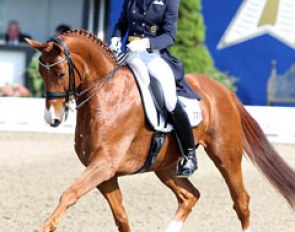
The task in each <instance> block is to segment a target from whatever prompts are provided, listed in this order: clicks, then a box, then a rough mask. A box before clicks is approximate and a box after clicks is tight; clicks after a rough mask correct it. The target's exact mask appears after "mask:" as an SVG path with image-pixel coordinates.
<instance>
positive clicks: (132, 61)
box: [127, 53, 150, 86]
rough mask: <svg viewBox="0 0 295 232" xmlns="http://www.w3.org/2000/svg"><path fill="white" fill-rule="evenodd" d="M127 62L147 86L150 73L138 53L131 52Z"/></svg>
mask: <svg viewBox="0 0 295 232" xmlns="http://www.w3.org/2000/svg"><path fill="white" fill-rule="evenodd" d="M127 64H128V65H129V66H130V68H131V69H132V70H133V71H134V72H136V74H138V75H139V77H140V78H141V79H142V81H143V82H144V83H145V84H146V85H147V86H149V84H150V75H149V72H148V69H147V66H146V64H145V63H144V62H143V60H142V59H141V58H140V57H139V55H138V53H133V54H132V55H131V56H130V57H129V58H128V59H127Z"/></svg>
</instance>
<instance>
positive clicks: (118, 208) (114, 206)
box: [97, 177, 131, 232]
mask: <svg viewBox="0 0 295 232" xmlns="http://www.w3.org/2000/svg"><path fill="white" fill-rule="evenodd" d="M97 188H98V189H99V190H100V191H101V193H102V194H103V196H104V197H105V198H106V200H107V201H108V203H109V206H110V208H111V210H112V213H113V216H114V220H115V222H116V225H117V227H118V231H120V232H130V231H131V230H130V226H129V222H128V217H127V214H126V211H125V208H124V205H123V198H122V193H121V190H120V187H119V185H118V180H117V178H115V177H114V178H112V179H111V180H109V181H106V182H104V183H102V184H101V185H99V186H98V187H97Z"/></svg>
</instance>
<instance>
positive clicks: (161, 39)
mask: <svg viewBox="0 0 295 232" xmlns="http://www.w3.org/2000/svg"><path fill="white" fill-rule="evenodd" d="M178 8H179V0H124V2H123V9H122V12H121V15H120V17H119V20H118V22H117V24H116V26H115V29H114V31H113V35H112V38H111V46H110V48H111V49H112V50H113V51H114V52H116V53H117V54H118V53H121V47H122V38H123V37H124V36H125V34H126V33H127V31H128V43H127V47H128V48H129V49H130V50H131V51H132V52H133V53H132V55H131V56H130V57H129V58H128V59H127V63H128V65H129V66H130V67H131V68H132V69H134V70H135V71H136V72H137V73H139V75H140V76H141V77H142V78H143V80H144V81H145V83H146V84H149V80H150V77H149V73H150V74H151V75H152V76H154V77H155V78H156V79H157V80H158V81H159V82H160V85H161V87H162V90H163V94H164V97H165V105H166V108H167V110H168V112H169V114H170V117H171V119H172V123H173V126H174V130H175V132H176V135H177V137H178V138H179V140H180V143H181V147H182V150H183V153H184V154H183V155H184V156H185V159H183V160H182V162H181V163H179V165H178V170H177V176H179V177H188V176H189V175H191V174H192V173H193V172H194V171H195V170H196V169H197V160H196V155H195V144H194V138H193V133H192V129H191V125H190V122H189V119H188V116H187V114H186V112H185V111H184V110H183V108H182V106H181V103H180V102H179V101H178V99H177V95H176V84H175V79H181V78H183V73H184V71H183V66H182V64H181V63H180V62H179V61H178V60H176V59H175V58H174V57H172V56H171V55H170V53H169V52H168V50H167V48H168V47H169V46H171V45H172V44H174V42H175V37H176V31H177V20H178Z"/></svg>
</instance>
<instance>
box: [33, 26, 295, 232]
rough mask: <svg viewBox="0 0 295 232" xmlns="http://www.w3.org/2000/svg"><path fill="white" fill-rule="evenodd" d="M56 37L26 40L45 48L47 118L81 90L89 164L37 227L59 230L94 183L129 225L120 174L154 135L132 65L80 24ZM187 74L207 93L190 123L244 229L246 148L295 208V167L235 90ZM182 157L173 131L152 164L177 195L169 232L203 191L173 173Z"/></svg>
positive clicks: (80, 135) (123, 225)
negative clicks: (198, 117) (196, 120)
mask: <svg viewBox="0 0 295 232" xmlns="http://www.w3.org/2000/svg"><path fill="white" fill-rule="evenodd" d="M57 38H58V39H53V40H51V41H49V42H46V43H41V42H37V41H33V40H27V41H28V43H29V44H30V45H31V46H32V47H33V48H35V49H37V50H39V51H40V52H41V53H42V54H41V57H40V65H39V71H40V73H41V75H42V78H43V80H44V83H45V86H46V90H47V92H46V108H45V118H46V121H47V122H48V123H49V124H51V125H52V126H58V125H59V124H60V123H61V122H62V120H63V117H64V113H65V109H66V108H67V102H68V101H69V98H71V96H72V95H73V96H75V98H76V104H77V105H78V110H77V124H76V133H75V150H76V153H77V155H78V157H79V159H80V161H81V162H82V163H83V165H85V167H86V168H85V170H84V172H83V173H82V174H81V176H80V177H79V178H78V179H77V180H76V181H75V182H74V183H73V184H72V185H71V186H70V187H69V188H68V189H67V190H66V191H65V192H64V193H63V194H62V196H61V198H60V202H59V204H58V206H57V208H56V209H55V210H54V212H53V213H52V215H51V216H50V217H49V218H48V219H47V220H46V221H45V222H44V224H43V225H42V228H41V229H40V231H42V232H51V231H55V230H56V228H57V224H58V222H59V220H60V218H61V216H62V215H63V214H64V213H65V211H66V210H67V209H68V208H69V207H70V206H72V205H73V204H75V203H76V202H77V201H78V199H80V198H81V197H82V196H84V195H85V194H86V193H88V192H89V191H91V190H92V189H94V188H97V189H99V190H100V191H101V193H102V194H103V195H104V197H105V198H106V200H107V201H108V203H109V205H110V208H111V210H112V213H113V216H114V220H115V222H116V224H117V226H118V231H120V232H128V231H131V229H130V226H129V223H128V218H127V215H126V212H125V209H124V206H123V200H122V195H121V191H120V188H119V185H118V182H117V178H118V177H119V176H123V175H131V174H134V173H136V172H137V171H138V170H139V169H140V168H141V167H142V166H143V165H144V163H145V161H146V158H147V154H148V151H149V148H150V144H151V138H152V135H153V131H152V130H150V129H149V128H148V127H147V126H146V122H145V115H144V110H143V107H142V102H141V98H140V94H139V91H138V88H137V85H136V82H135V80H134V77H133V75H132V73H131V72H130V70H129V69H128V68H127V67H125V66H122V67H119V66H118V65H117V60H116V57H115V56H114V54H113V53H112V51H111V50H110V49H109V48H108V46H107V44H105V43H104V42H102V41H101V40H99V39H98V38H96V37H95V36H93V35H92V34H90V33H88V32H86V31H83V30H75V31H70V32H67V33H65V34H63V35H59V36H58V37H57ZM186 80H187V82H188V83H189V85H190V87H191V88H192V89H193V90H194V91H195V92H197V93H198V94H199V95H201V97H202V100H201V101H200V105H201V109H202V114H203V122H202V123H201V125H200V126H198V128H195V129H194V130H193V133H194V139H195V143H196V144H197V145H199V144H201V145H203V146H204V148H205V151H206V152H207V154H208V155H209V157H210V158H211V159H212V160H213V162H214V164H215V165H216V167H217V168H218V169H219V171H220V172H221V174H222V175H223V177H224V179H225V181H226V184H227V185H228V188H229V190H230V194H231V197H232V200H233V204H234V209H235V211H236V213H237V215H238V218H239V219H240V221H241V226H242V230H243V231H250V220H249V217H250V210H249V194H248V193H247V191H246V189H245V186H244V184H243V178H242V170H241V161H242V154H243V150H244V151H246V153H247V155H248V156H249V157H250V159H251V160H252V161H253V163H254V164H256V165H257V166H258V168H259V169H261V171H262V172H263V173H264V174H265V176H266V177H267V178H268V180H269V181H270V182H271V183H272V184H273V185H274V187H275V188H276V189H277V190H278V191H279V192H280V193H281V194H282V196H283V197H284V198H285V199H286V200H287V202H288V203H289V204H290V205H291V207H293V208H295V172H294V171H293V170H292V169H291V168H290V167H289V166H288V165H287V164H286V163H285V162H284V161H283V160H282V159H281V158H280V157H279V155H278V154H277V152H276V151H275V150H274V148H273V147H272V145H271V144H270V143H269V142H268V141H267V139H266V137H265V135H264V134H263V132H262V130H261V129H260V127H259V126H258V124H257V122H256V121H255V120H254V119H253V118H252V117H251V116H250V115H249V113H248V112H247V111H246V110H245V108H244V107H243V106H242V104H241V103H240V102H239V100H238V99H237V97H236V96H235V94H234V93H232V92H231V91H229V90H228V89H227V88H226V87H224V86H222V85H221V84H219V83H217V82H216V81H214V80H212V79H210V78H208V77H207V76H204V75H201V74H187V75H186ZM180 157H181V155H180V153H179V150H178V147H177V143H176V139H175V137H174V135H173V134H172V133H169V134H168V135H167V138H166V141H165V143H164V145H163V147H162V149H161V151H160V153H159V155H158V157H157V159H156V162H155V163H154V165H153V166H152V167H151V168H150V169H149V170H148V171H150V172H155V173H156V175H157V177H158V178H159V179H160V181H161V182H162V183H163V184H165V185H166V186H167V187H169V188H170V189H171V190H172V191H173V192H174V194H175V195H176V198H177V200H178V209H177V211H176V214H175V215H174V218H173V221H172V222H171V224H170V225H169V227H168V229H167V230H166V231H169V232H172V231H173V232H179V231H180V230H181V226H182V224H183V222H184V221H185V220H186V218H187V217H188V215H189V213H190V212H191V210H192V208H193V207H194V205H195V204H196V202H197V201H198V199H199V197H200V194H199V191H198V190H197V189H196V188H195V187H194V186H193V185H192V184H191V182H190V181H189V180H188V179H185V178H177V177H176V163H177V161H178V160H179V159H180ZM196 175H197V174H196Z"/></svg>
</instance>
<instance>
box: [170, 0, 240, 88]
mask: <svg viewBox="0 0 295 232" xmlns="http://www.w3.org/2000/svg"><path fill="white" fill-rule="evenodd" d="M201 9H202V4H201V0H186V1H180V9H179V20H178V33H177V38H176V44H175V45H174V46H172V47H171V48H170V51H171V52H172V53H173V55H175V56H176V57H177V58H178V59H180V60H181V61H182V62H183V65H184V67H185V71H186V72H187V73H190V72H198V73H203V74H206V75H209V76H210V77H212V78H213V79H215V80H217V81H219V82H221V83H222V84H224V85H225V86H227V87H228V88H229V89H231V90H233V91H235V90H236V87H235V85H234V84H235V82H236V81H237V79H236V78H235V77H232V76H229V75H228V73H226V72H222V71H220V70H217V69H216V68H215V66H214V61H213V59H212V57H211V55H210V53H209V51H208V49H207V47H206V46H205V44H204V42H205V25H204V19H203V15H202V13H201Z"/></svg>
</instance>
